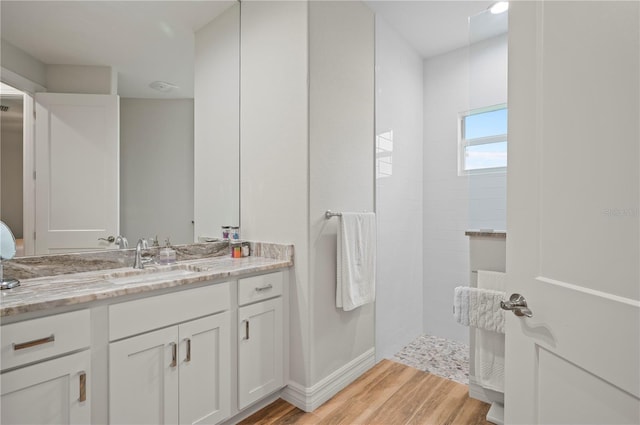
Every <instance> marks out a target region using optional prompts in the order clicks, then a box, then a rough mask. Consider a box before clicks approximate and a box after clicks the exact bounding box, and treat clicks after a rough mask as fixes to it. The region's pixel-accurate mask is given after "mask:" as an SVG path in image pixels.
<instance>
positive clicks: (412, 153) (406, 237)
mask: <svg viewBox="0 0 640 425" xmlns="http://www.w3.org/2000/svg"><path fill="white" fill-rule="evenodd" d="M422 97H423V61H422V58H421V57H420V56H419V55H418V54H417V53H416V52H415V51H414V50H413V49H412V48H411V47H409V46H408V44H407V43H406V42H405V41H404V40H403V39H402V38H401V37H399V36H398V34H397V33H396V32H395V31H394V30H393V29H392V28H391V27H390V26H389V25H388V24H387V23H386V22H385V21H384V20H383V19H381V18H379V17H378V18H377V19H376V134H377V135H380V134H382V133H386V132H389V131H392V132H393V145H392V149H393V150H392V151H391V152H382V153H380V154H379V155H380V161H387V158H389V155H390V156H391V161H392V162H391V167H392V168H391V174H390V175H387V173H386V170H384V171H385V175H384V176H382V175H380V173H379V174H378V176H377V179H376V213H377V216H378V270H377V287H376V291H377V292H376V295H377V301H376V358H377V359H382V358H389V357H391V356H393V354H395V353H397V352H398V351H400V349H401V348H402V347H403V346H405V345H406V344H408V343H409V342H411V341H412V340H413V339H415V338H416V337H417V336H418V335H421V334H422V322H423V320H422V315H423V285H422V227H423V223H422V220H423V218H422V215H423V214H422V196H423V193H422V192H423V183H422V161H423V158H422V151H423V134H422V120H423V116H422V115H423V112H422V109H423V98H422ZM380 147H381V148H385V150H386V148H387V146H386V145H385V146H380Z"/></svg>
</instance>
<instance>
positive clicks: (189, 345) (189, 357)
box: [184, 338, 191, 362]
mask: <svg viewBox="0 0 640 425" xmlns="http://www.w3.org/2000/svg"><path fill="white" fill-rule="evenodd" d="M184 361H185V362H190V361H191V338H187V357H185V359H184Z"/></svg>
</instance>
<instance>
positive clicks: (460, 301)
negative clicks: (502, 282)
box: [453, 286, 505, 333]
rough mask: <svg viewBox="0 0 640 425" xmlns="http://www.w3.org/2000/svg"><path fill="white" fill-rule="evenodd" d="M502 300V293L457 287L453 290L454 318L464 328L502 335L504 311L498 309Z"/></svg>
mask: <svg viewBox="0 0 640 425" xmlns="http://www.w3.org/2000/svg"><path fill="white" fill-rule="evenodd" d="M504 298H505V293H504V292H502V291H494V290H491V289H479V288H470V287H468V286H458V287H457V288H455V290H454V298H453V315H454V318H455V320H456V322H458V323H460V324H461V325H464V326H473V327H476V328H479V329H485V330H488V331H493V332H497V333H504V310H502V309H501V308H500V301H502V300H504Z"/></svg>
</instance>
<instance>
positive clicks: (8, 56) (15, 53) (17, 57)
mask: <svg viewBox="0 0 640 425" xmlns="http://www.w3.org/2000/svg"><path fill="white" fill-rule="evenodd" d="M0 52H1V53H2V56H1V58H0V65H2V68H3V69H6V70H8V71H11V72H14V73H16V74H18V75H19V76H21V77H24V78H26V79H28V80H30V81H32V82H34V83H36V84H39V85H41V86H46V71H45V65H44V63H42V62H40V61H39V60H37V59H36V58H34V57H33V56H31V55H29V54H27V53H26V52H24V51H23V50H21V49H19V48H17V47H16V46H14V45H13V44H11V43H9V42H7V41H5V40H4V39H3V40H2V48H1V49H0ZM4 78H5V76H3V79H4Z"/></svg>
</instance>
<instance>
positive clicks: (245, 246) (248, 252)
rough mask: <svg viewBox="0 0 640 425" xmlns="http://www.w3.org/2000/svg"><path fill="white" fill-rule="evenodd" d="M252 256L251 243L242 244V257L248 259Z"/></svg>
mask: <svg viewBox="0 0 640 425" xmlns="http://www.w3.org/2000/svg"><path fill="white" fill-rule="evenodd" d="M249 255H251V250H250V248H249V242H242V256H243V257H248V256H249Z"/></svg>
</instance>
